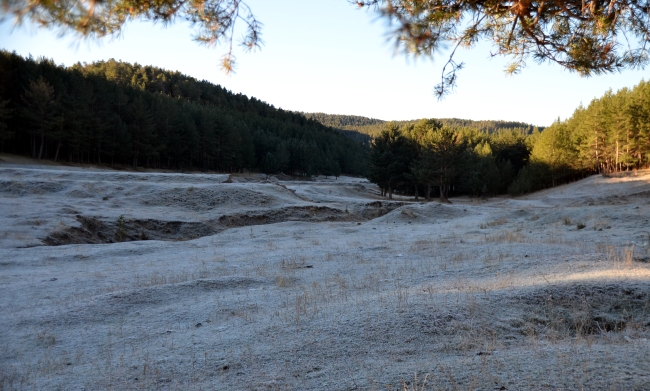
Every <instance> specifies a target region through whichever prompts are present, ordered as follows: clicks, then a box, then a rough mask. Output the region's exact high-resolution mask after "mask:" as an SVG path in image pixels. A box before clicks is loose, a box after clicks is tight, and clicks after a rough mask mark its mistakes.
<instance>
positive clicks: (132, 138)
mask: <svg viewBox="0 0 650 391" xmlns="http://www.w3.org/2000/svg"><path fill="white" fill-rule="evenodd" d="M0 152H10V153H14V154H22V155H28V156H32V157H35V158H43V159H53V160H67V161H68V162H71V163H95V164H107V165H111V166H113V165H114V164H126V165H131V166H132V167H134V168H137V167H145V168H160V169H174V170H182V171H193V170H200V171H219V172H241V171H243V170H259V171H263V172H266V173H275V172H278V171H282V172H284V173H290V174H295V175H305V176H311V175H317V174H326V175H338V174H340V173H341V172H343V173H347V174H353V175H362V174H363V173H364V172H365V171H366V169H367V160H366V159H367V147H366V146H364V145H363V143H361V142H356V141H354V140H352V139H350V138H349V137H345V136H344V135H343V134H341V132H339V131H337V130H335V129H332V128H331V127H327V126H324V125H322V124H320V123H318V122H316V121H313V120H309V119H307V118H305V117H304V116H303V115H300V114H296V113H292V112H288V111H284V110H281V109H277V108H275V107H273V106H272V105H269V104H267V103H265V102H262V101H260V100H258V99H256V98H254V97H250V98H249V97H247V96H245V95H242V94H236V93H233V92H231V91H228V90H226V89H224V88H223V87H221V86H218V85H214V84H211V83H209V82H207V81H205V80H196V79H194V78H192V77H190V76H187V75H183V74H181V73H179V72H174V71H168V70H164V69H160V68H156V67H151V66H142V65H139V64H129V63H126V62H121V61H115V60H112V59H111V60H108V61H101V62H96V63H91V64H80V63H77V64H75V65H74V66H71V67H63V66H59V65H56V64H54V63H53V62H52V61H51V60H48V59H44V58H41V59H38V60H35V59H33V58H31V57H30V58H23V57H20V56H18V55H16V54H15V53H8V52H6V51H2V52H0Z"/></svg>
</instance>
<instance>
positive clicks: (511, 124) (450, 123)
mask: <svg viewBox="0 0 650 391" xmlns="http://www.w3.org/2000/svg"><path fill="white" fill-rule="evenodd" d="M301 114H304V115H305V117H307V118H310V119H314V120H316V121H318V122H320V123H322V124H323V125H326V126H330V127H332V128H335V129H340V130H345V131H354V132H358V133H360V134H363V135H368V136H370V137H371V138H372V137H377V136H378V135H379V134H380V133H381V131H382V130H384V129H385V128H386V125H387V124H388V123H389V122H392V123H393V124H396V125H397V126H400V127H402V126H410V125H415V124H416V123H417V122H418V121H419V120H409V121H383V120H380V119H376V118H368V117H361V116H357V115H340V114H324V113H301ZM436 121H438V123H440V124H441V125H443V126H447V127H450V128H468V129H476V130H480V131H485V132H490V133H493V132H497V131H500V130H509V129H515V130H519V131H523V132H525V133H533V132H534V131H535V130H540V131H541V130H544V128H543V127H537V126H534V125H531V124H527V123H524V122H517V121H499V120H482V121H473V120H469V119H460V118H436Z"/></svg>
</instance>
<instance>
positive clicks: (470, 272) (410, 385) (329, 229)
mask: <svg viewBox="0 0 650 391" xmlns="http://www.w3.org/2000/svg"><path fill="white" fill-rule="evenodd" d="M284 179H289V178H284ZM451 201H452V204H441V203H438V202H436V201H432V202H428V203H424V202H413V199H412V198H406V197H404V198H402V197H395V200H392V201H390V200H387V199H386V198H383V197H380V195H379V190H378V188H376V186H374V185H373V184H371V183H369V182H367V181H366V180H365V179H359V178H348V177H340V178H338V179H334V178H323V177H319V178H316V179H315V180H310V181H296V180H282V178H280V179H277V178H271V179H270V180H268V181H267V180H265V177H264V176H263V175H256V174H253V175H250V176H248V175H238V176H233V177H230V179H229V176H228V175H215V174H192V175H188V174H175V173H154V172H125V171H110V170H101V169H96V168H76V167H65V166H45V165H43V166H40V165H34V164H25V163H23V162H12V161H9V160H7V159H4V161H0V222H1V224H0V314H1V315H0V330H1V331H0V390H45V389H47V390H138V389H156V390H405V389H406V390H415V389H417V390H421V389H424V390H429V389H431V390H439V389H443V390H444V389H449V390H479V389H480V390H539V389H548V390H557V389H569V390H572V389H576V390H581V389H591V390H594V389H607V390H610V389H611V390H648V389H650V343H649V342H648V337H650V245H649V243H650V222H649V220H650V173H648V172H638V173H632V172H630V173H628V175H621V176H619V177H613V178H605V177H602V176H593V177H590V178H587V179H584V180H582V181H579V182H576V183H573V184H570V185H565V186H561V187H557V188H555V189H550V190H545V191H542V192H539V193H535V194H532V195H529V196H526V197H520V198H508V197H501V198H491V199H487V200H482V199H471V198H452V199H451Z"/></svg>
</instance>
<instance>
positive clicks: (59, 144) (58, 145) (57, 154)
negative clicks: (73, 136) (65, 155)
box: [54, 141, 61, 162]
mask: <svg viewBox="0 0 650 391" xmlns="http://www.w3.org/2000/svg"><path fill="white" fill-rule="evenodd" d="M60 150H61V141H59V143H58V144H57V146H56V153H55V154H54V161H55V162H58V161H59V151H60Z"/></svg>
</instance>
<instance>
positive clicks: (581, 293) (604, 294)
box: [521, 283, 650, 336]
mask: <svg viewBox="0 0 650 391" xmlns="http://www.w3.org/2000/svg"><path fill="white" fill-rule="evenodd" d="M521 304H522V305H523V310H524V312H525V313H526V314H527V315H525V316H524V319H525V324H523V325H521V329H522V333H525V332H527V333H529V332H530V331H532V330H534V331H535V332H536V333H537V334H554V335H561V336H575V335H591V334H602V333H606V332H610V331H622V330H625V329H626V328H627V327H637V328H639V327H650V311H649V310H648V309H649V308H650V285H649V284H639V285H632V284H629V283H626V284H615V283H609V284H606V285H580V284H578V285H561V286H550V287H546V288H543V289H539V290H536V291H534V292H530V293H528V294H527V295H525V296H523V297H522V298H521ZM525 329H527V330H528V331H524V330H525Z"/></svg>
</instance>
